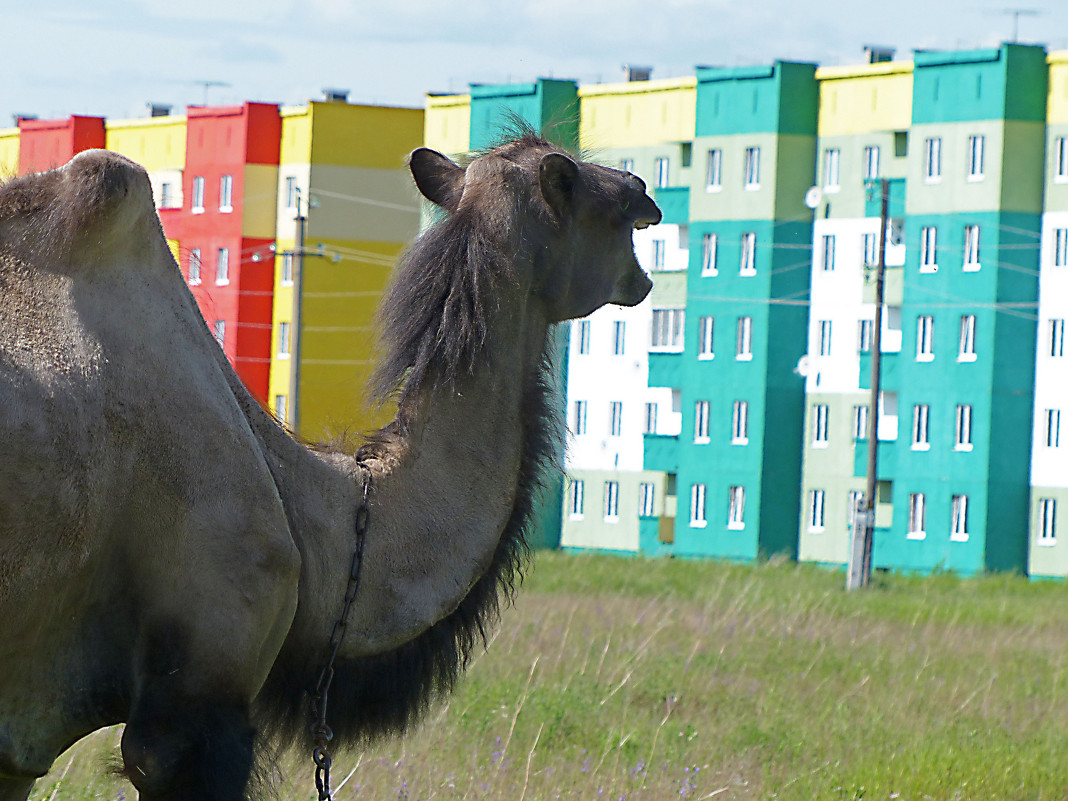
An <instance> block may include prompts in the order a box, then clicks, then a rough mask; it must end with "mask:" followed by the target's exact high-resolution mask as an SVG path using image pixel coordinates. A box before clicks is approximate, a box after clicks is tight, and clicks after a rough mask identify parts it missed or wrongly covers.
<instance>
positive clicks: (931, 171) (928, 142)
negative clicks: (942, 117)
mask: <svg viewBox="0 0 1068 801" xmlns="http://www.w3.org/2000/svg"><path fill="white" fill-rule="evenodd" d="M923 180H924V183H928V184H937V183H940V182H941V181H942V137H941V136H930V137H927V138H926V139H924V141H923Z"/></svg>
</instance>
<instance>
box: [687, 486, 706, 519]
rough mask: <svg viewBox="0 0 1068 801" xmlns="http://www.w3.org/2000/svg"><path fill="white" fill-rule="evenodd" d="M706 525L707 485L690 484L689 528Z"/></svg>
mask: <svg viewBox="0 0 1068 801" xmlns="http://www.w3.org/2000/svg"><path fill="white" fill-rule="evenodd" d="M707 525H708V485H707V484H691V485H690V528H705V527H706V526H707Z"/></svg>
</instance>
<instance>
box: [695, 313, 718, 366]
mask: <svg viewBox="0 0 1068 801" xmlns="http://www.w3.org/2000/svg"><path fill="white" fill-rule="evenodd" d="M697 330H698V335H697V358H698V359H711V358H713V357H715V355H716V352H715V348H714V345H715V336H714V335H715V333H716V318H715V317H701V318H699V319H698V321H697Z"/></svg>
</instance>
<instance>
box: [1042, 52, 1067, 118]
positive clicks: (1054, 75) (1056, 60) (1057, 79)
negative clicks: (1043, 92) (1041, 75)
mask: <svg viewBox="0 0 1068 801" xmlns="http://www.w3.org/2000/svg"><path fill="white" fill-rule="evenodd" d="M1046 60H1047V61H1048V62H1049V90H1048V91H1049V95H1048V97H1047V98H1046V121H1047V122H1049V123H1052V124H1059V125H1063V124H1065V123H1068V50H1058V51H1056V52H1054V53H1050V54H1049V56H1048V57H1047V59H1046Z"/></svg>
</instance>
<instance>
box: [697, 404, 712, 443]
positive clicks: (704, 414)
mask: <svg viewBox="0 0 1068 801" xmlns="http://www.w3.org/2000/svg"><path fill="white" fill-rule="evenodd" d="M711 409H712V404H711V403H710V402H709V401H707V400H699V401H695V402H694V406H693V441H694V444H695V445H707V444H708V443H710V442H711V441H712V439H711V437H710V435H709V417H710V416H711Z"/></svg>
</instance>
